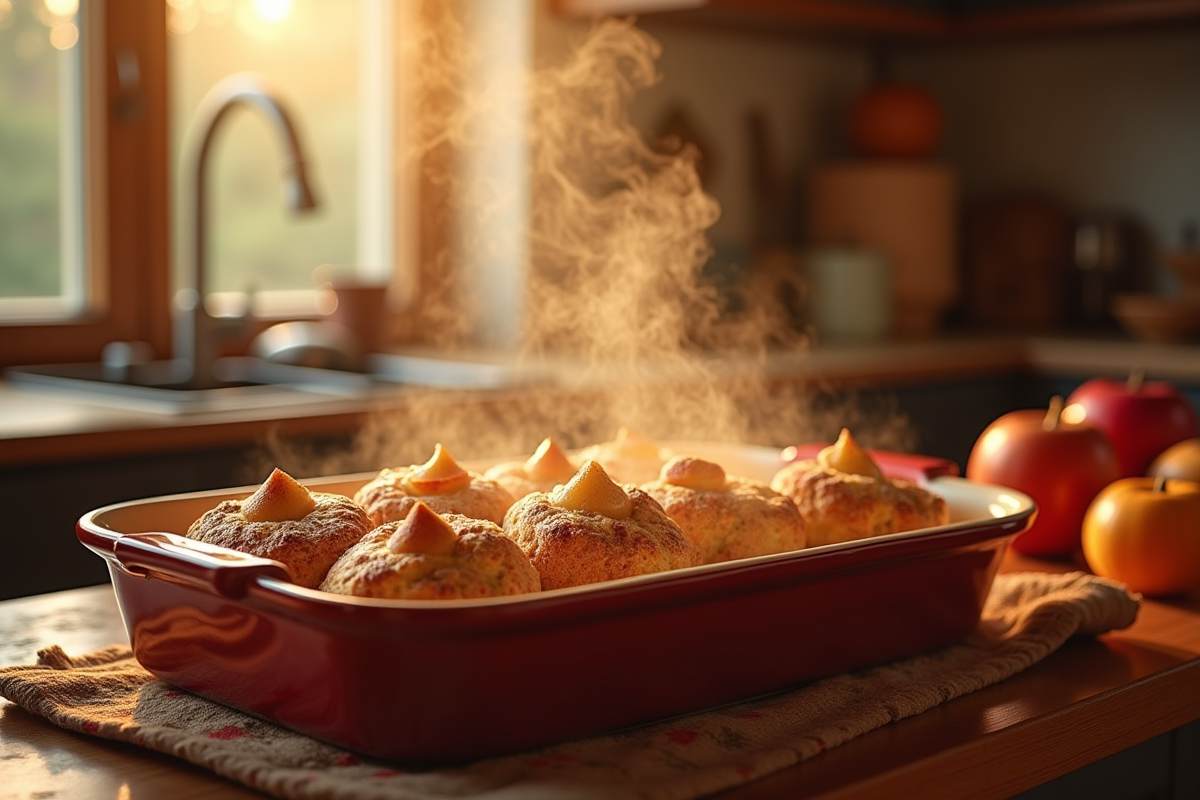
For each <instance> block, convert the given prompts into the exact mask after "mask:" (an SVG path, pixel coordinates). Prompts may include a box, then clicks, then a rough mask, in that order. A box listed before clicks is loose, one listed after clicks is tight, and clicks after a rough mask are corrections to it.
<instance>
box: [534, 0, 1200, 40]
mask: <svg viewBox="0 0 1200 800" xmlns="http://www.w3.org/2000/svg"><path fill="white" fill-rule="evenodd" d="M553 8H554V10H555V11H556V12H557V13H559V14H561V15H563V16H566V17H581V16H593V15H601V14H615V15H623V14H636V15H639V16H641V17H642V18H643V19H645V20H652V21H658V22H665V23H671V24H681V25H691V26H697V27H705V28H710V29H718V30H726V31H735V30H736V31H743V32H750V33H759V34H768V35H772V36H780V35H796V36H812V35H814V34H817V35H840V36H846V35H852V36H870V37H876V38H879V37H882V38H889V39H909V40H930V41H939V40H940V41H944V40H949V39H963V38H970V37H994V36H1004V35H1015V34H1038V33H1052V32H1064V31H1081V30H1097V29H1104V28H1113V27H1129V26H1133V25H1137V26H1151V25H1173V24H1178V23H1180V22H1195V21H1200V0H1057V2H1036V0H959V2H938V0H891V1H890V2H888V1H886V0H701V2H691V1H689V0H554V2H553ZM947 9H953V10H947Z"/></svg>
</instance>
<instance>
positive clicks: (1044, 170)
mask: <svg viewBox="0 0 1200 800" xmlns="http://www.w3.org/2000/svg"><path fill="white" fill-rule="evenodd" d="M899 69H900V70H902V74H904V75H905V76H907V77H911V78H913V79H915V80H919V81H921V82H923V83H924V84H925V85H927V86H928V87H930V88H931V89H933V90H934V91H935V92H936V93H937V94H938V96H939V97H941V98H942V100H943V102H944V104H945V107H946V115H947V138H946V142H945V154H946V156H947V157H948V158H949V159H950V160H951V161H952V162H953V163H955V164H956V165H957V166H958V167H959V170H960V173H961V177H962V187H963V195H964V199H965V200H966V201H967V202H972V201H978V200H980V199H983V198H986V197H987V196H989V195H991V194H994V193H998V192H1004V191H1010V190H1013V189H1037V190H1040V191H1043V192H1045V193H1048V194H1049V195H1051V196H1052V197H1055V198H1056V199H1058V200H1059V201H1060V202H1063V203H1065V204H1066V205H1067V206H1068V207H1069V208H1071V209H1074V210H1076V211H1081V212H1083V211H1092V210H1112V211H1117V212H1121V213H1125V214H1129V215H1131V216H1132V217H1133V218H1134V219H1135V220H1136V221H1137V222H1139V223H1140V224H1141V225H1142V226H1143V227H1144V228H1145V229H1146V230H1147V231H1148V232H1149V234H1150V236H1151V238H1152V241H1153V242H1154V243H1156V244H1157V245H1158V246H1159V247H1166V248H1177V247H1179V245H1180V231H1181V227H1182V224H1183V222H1184V221H1185V220H1188V219H1190V220H1196V221H1200V29H1198V28H1196V27H1195V26H1191V27H1184V28H1182V29H1179V28H1176V29H1170V30H1156V31H1125V32H1121V33H1089V34H1086V35H1084V34H1076V35H1071V36H1065V35H1064V36H1053V37H1051V36H1045V37H1030V38H1024V39H1019V40H1011V41H996V42H982V43H975V44H971V45H955V46H945V47H936V48H931V49H928V50H924V51H917V50H909V51H907V52H906V53H905V54H904V55H903V56H902V58H901V59H900V64H899Z"/></svg>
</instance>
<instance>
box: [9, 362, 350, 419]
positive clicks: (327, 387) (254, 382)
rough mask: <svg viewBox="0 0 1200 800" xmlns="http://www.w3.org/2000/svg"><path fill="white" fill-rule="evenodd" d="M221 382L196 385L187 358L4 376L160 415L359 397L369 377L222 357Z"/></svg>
mask: <svg viewBox="0 0 1200 800" xmlns="http://www.w3.org/2000/svg"><path fill="white" fill-rule="evenodd" d="M214 372H215V373H216V375H217V381H216V382H215V383H214V384H213V385H212V386H210V387H205V388H195V387H194V386H191V385H190V384H189V383H188V381H187V379H188V376H189V375H190V369H189V365H188V364H187V362H184V361H177V360H166V361H149V362H144V363H137V364H130V365H125V366H112V365H109V364H104V363H102V362H87V363H77V364H43V365H37V366H26V367H12V368H10V369H8V370H6V371H5V373H4V377H5V379H6V381H7V382H8V383H9V385H10V386H12V387H13V388H16V389H25V390H31V391H39V392H44V393H49V394H54V395H58V396H61V397H70V398H72V399H76V400H83V401H87V402H93V403H100V404H103V405H110V406H114V405H115V406H119V407H129V408H135V409H140V410H145V411H155V412H160V413H187V412H203V411H219V410H228V409H238V408H259V407H263V406H278V405H295V404H301V403H312V402H315V401H317V400H320V399H322V398H336V397H343V398H344V397H358V396H362V395H363V394H364V393H366V392H367V391H368V390H369V389H370V387H371V381H370V379H369V378H367V377H366V376H363V375H358V374H355V373H343V372H338V371H336V370H326V369H311V368H308V367H297V366H290V365H283V364H272V363H270V362H267V361H262V360H261V359H256V358H243V357H239V358H222V359H218V361H217V363H216V365H215V369H214Z"/></svg>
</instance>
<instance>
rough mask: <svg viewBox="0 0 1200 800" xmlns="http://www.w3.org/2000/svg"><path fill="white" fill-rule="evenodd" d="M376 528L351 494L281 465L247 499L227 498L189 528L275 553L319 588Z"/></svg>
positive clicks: (302, 580)
mask: <svg viewBox="0 0 1200 800" xmlns="http://www.w3.org/2000/svg"><path fill="white" fill-rule="evenodd" d="M370 530H371V520H370V518H369V517H368V516H367V514H366V512H365V511H363V509H362V508H360V507H359V506H358V504H357V503H355V502H354V501H352V500H351V499H350V498H349V497H344V496H342V495H340V494H327V493H325V492H310V491H309V490H308V487H306V486H303V485H301V484H299V483H297V482H296V480H295V479H293V478H292V477H291V476H290V475H288V474H287V473H286V472H283V471H281V470H279V469H276V470H274V471H273V472H272V473H271V474H270V476H269V477H268V478H267V480H266V481H265V482H264V483H263V484H262V485H261V486H260V487H258V490H257V491H255V492H254V493H253V494H251V495H250V496H249V497H246V498H245V499H243V500H222V501H221V502H220V503H218V504H217V506H216V507H215V508H211V509H209V510H208V511H206V512H204V514H203V515H202V516H201V517H200V518H199V519H198V520H196V521H195V522H193V523H192V525H191V527H189V528H188V532H187V535H188V538H189V539H197V540H199V541H202V542H207V543H209V544H215V545H218V546H220V547H228V548H229V549H231V550H240V551H242V552H243V553H249V554H251V555H255V556H259V557H261V558H272V559H274V560H276V561H279V562H282V563H283V565H284V566H286V567H287V570H288V573H289V574H290V575H291V578H292V581H293V582H294V583H296V584H297V585H299V586H304V587H307V588H309V589H312V588H315V587H316V586H317V585H318V584H319V583H320V582H321V580H322V579H323V578H324V577H325V573H326V572H327V571H328V570H329V567H330V566H331V565H332V564H333V562H334V561H336V560H337V559H338V557H339V556H340V555H341V554H342V553H343V552H344V551H345V550H346V548H348V547H349V546H350V545H352V544H354V543H355V542H357V541H358V540H359V539H361V538H362V537H363V536H365V535H366V534H367V532H368V531H370Z"/></svg>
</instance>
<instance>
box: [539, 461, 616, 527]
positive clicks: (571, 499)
mask: <svg viewBox="0 0 1200 800" xmlns="http://www.w3.org/2000/svg"><path fill="white" fill-rule="evenodd" d="M550 504H551V505H554V506H558V507H559V508H562V509H566V510H568V511H583V512H586V513H590V514H601V515H603V516H606V517H609V518H610V519H626V518H628V517H629V515H630V514H632V513H633V501H632V500H630V499H629V495H628V494H626V492H625V490H624V489H622V488H621V487H620V486H618V485H617V484H615V483H613V480H612V478H610V477H608V473H607V472H605V471H604V467H602V466H600V465H599V464H598V463H597V462H595V461H588V462H586V463H585V464H584V465H583V466H582V467H580V468H579V472H576V473H575V477H573V478H571V480H569V481H567V483H566V484H565V485H563V486H559V487H558V488H557V489H555V490H554V491H553V492H551V493H550Z"/></svg>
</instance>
